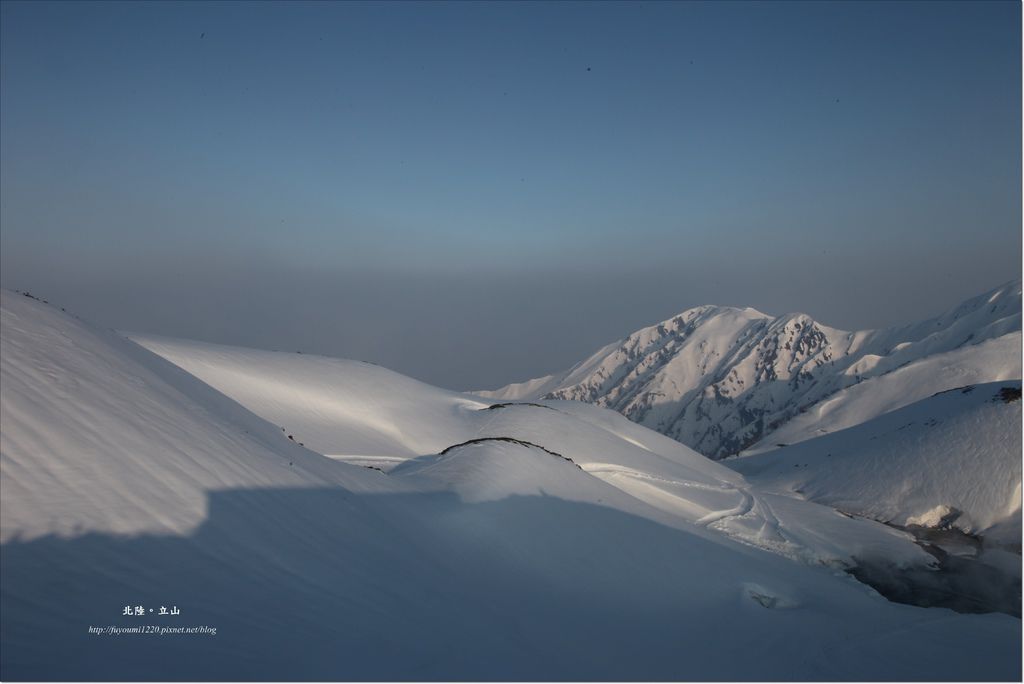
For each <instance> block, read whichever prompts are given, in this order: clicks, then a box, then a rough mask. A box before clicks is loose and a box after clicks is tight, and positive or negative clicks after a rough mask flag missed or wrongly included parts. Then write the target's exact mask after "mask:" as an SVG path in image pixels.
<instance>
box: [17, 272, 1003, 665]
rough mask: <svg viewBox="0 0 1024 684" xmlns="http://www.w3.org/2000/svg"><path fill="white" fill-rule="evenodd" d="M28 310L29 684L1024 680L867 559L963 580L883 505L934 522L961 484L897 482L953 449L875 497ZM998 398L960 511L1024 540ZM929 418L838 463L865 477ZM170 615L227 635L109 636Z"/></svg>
mask: <svg viewBox="0 0 1024 684" xmlns="http://www.w3.org/2000/svg"><path fill="white" fill-rule="evenodd" d="M2 305H3V308H2V316H3V318H2V330H3V352H4V353H3V363H2V388H3V391H2V412H3V421H2V433H0V436H2V460H0V464H2V478H0V484H2V489H3V492H2V497H0V502H2V521H3V525H2V529H0V538H2V541H3V547H2V548H3V555H2V569H3V580H4V581H3V592H2V603H3V610H2V628H3V640H4V649H3V659H2V667H3V672H2V676H3V678H4V679H37V678H44V679H45V678H49V679H52V678H57V679H61V678H80V677H82V676H83V673H86V672H87V673H90V677H94V678H98V679H144V678H146V677H147V676H152V673H153V672H154V671H159V672H160V673H161V676H166V677H170V678H174V679H266V678H271V679H274V678H288V679H296V678H298V679H310V678H312V679H370V680H379V679H387V680H394V679H487V678H490V677H493V676H494V673H495V672H501V673H502V676H503V678H504V677H508V678H512V679H594V680H601V679H721V678H726V679H847V678H850V679H879V678H882V679H892V678H896V679H901V678H907V679H917V678H932V679H940V678H941V679H946V678H961V679H978V678H981V679H1014V678H1019V676H1020V637H1021V624H1020V620H1019V619H1017V618H1014V617H1011V616H1010V615H1007V614H1004V613H1000V612H987V613H985V614H965V613H958V612H954V611H952V610H948V609H946V608H922V607H917V606H913V605H905V604H901V603H895V602H890V601H887V600H886V599H885V598H883V597H882V596H880V595H879V594H878V593H877V592H876V591H874V590H873V589H872V588H870V587H869V586H868V585H866V584H863V583H861V582H859V581H858V580H857V579H855V578H854V577H853V576H852V575H851V574H850V572H849V571H852V570H855V569H856V568H858V567H875V566H879V565H885V566H886V567H890V566H892V567H896V568H902V569H905V570H907V571H908V572H923V573H935V572H938V570H937V568H938V566H939V563H938V562H937V560H936V558H935V557H934V555H933V554H931V553H928V552H927V551H926V550H925V549H924V548H922V546H921V545H919V544H917V543H915V538H914V536H913V535H912V534H911V533H909V532H908V531H906V530H901V529H896V528H895V527H893V526H889V525H885V524H882V523H881V522H877V521H876V520H873V519H871V518H877V519H882V518H885V517H888V518H892V519H893V520H898V521H899V522H901V523H908V522H910V518H909V517H907V516H915V515H917V516H919V517H920V515H921V514H922V512H923V514H924V515H925V518H927V515H934V508H935V505H936V502H937V501H938V500H939V499H937V498H936V497H938V496H940V490H941V487H939V488H938V489H937V490H922V493H921V495H920V497H919V499H920V500H918V499H913V500H908V501H904V500H903V499H901V497H900V494H899V491H900V488H901V487H902V486H903V485H902V484H901V482H902V481H903V480H900V479H899V478H904V479H907V478H912V477H914V475H913V473H914V472H918V471H920V470H922V469H925V470H927V469H928V468H934V466H935V464H934V463H926V462H925V461H926V460H927V458H928V457H929V455H930V453H931V450H930V449H929V450H928V451H927V453H926V452H925V451H921V452H920V453H919V454H918V455H917V457H916V458H917V459H919V460H918V461H915V462H913V463H901V464H899V467H900V468H903V470H898V472H889V471H887V470H885V466H884V465H879V466H877V467H876V466H872V470H871V473H875V474H878V473H880V474H882V475H884V480H885V481H886V482H889V483H890V484H891V485H892V488H891V489H890V490H884V491H881V490H879V491H881V494H882V495H884V496H882V497H881V498H875V499H871V501H872V502H873V504H872V505H875V506H879V507H881V508H880V509H875V508H871V506H870V505H868V504H866V503H864V497H865V496H866V494H865V490H863V488H862V489H857V487H858V484H857V483H856V482H855V481H853V480H852V479H849V478H845V477H844V478H843V481H844V482H845V483H846V485H847V488H846V489H842V490H840V489H832V488H830V487H829V486H828V484H827V482H828V480H829V478H828V477H827V473H825V471H822V469H821V467H820V461H821V459H820V458H818V459H815V458H814V454H817V451H820V449H818V450H816V451H814V454H811V453H809V452H808V453H803V452H789V451H787V450H780V451H778V452H772V453H770V454H766V455H763V456H757V457H751V458H749V459H741V460H744V465H743V466H742V467H738V468H736V469H733V468H730V467H727V465H732V464H731V463H729V462H727V463H726V464H723V463H716V462H714V461H712V460H709V459H708V458H706V457H704V456H702V455H700V454H698V453H696V452H694V451H692V450H691V449H690V448H688V447H686V446H684V445H682V444H680V443H678V442H676V441H674V440H671V439H669V438H667V437H665V436H663V435H660V434H658V433H656V432H654V431H651V430H649V429H647V428H645V427H643V426H641V425H637V424H635V423H633V422H630V421H629V420H627V419H626V418H624V417H622V416H621V415H619V414H617V413H615V412H613V411H610V410H608V409H605V408H600V407H596V406H590V405H587V404H584V403H579V402H573V401H564V400H544V401H542V402H528V403H522V402H494V401H492V400H489V399H484V398H482V397H480V396H475V395H469V394H460V393H457V392H451V391H447V390H441V389H438V388H434V387H431V386H428V385H425V384H423V383H420V382H418V381H415V380H412V379H410V378H407V377H404V376H402V375H400V374H397V373H394V372H392V371H389V370H387V369H384V368H381V367H378V366H374V365H371V364H364V363H359V362H354V361H344V360H339V359H331V358H325V357H318V356H312V355H307V354H294V353H284V352H264V351H256V350H249V349H241V348H233V347H223V346H218V345H212V344H206V343H200V342H189V341H180V340H172V339H164V338H155V337H146V336H133V339H134V341H132V340H129V339H126V338H124V337H123V336H121V335H119V334H117V333H113V332H110V331H103V330H100V329H97V328H95V327H93V326H91V325H89V324H88V323H86V322H83V321H81V320H78V319H77V318H75V317H73V316H71V315H70V314H67V313H63V312H62V311H60V310H59V309H58V308H56V307H53V306H50V305H47V304H44V303H42V302H40V301H37V300H35V299H34V298H31V297H28V296H23V295H20V294H17V293H12V292H7V291H4V292H3V298H2ZM1003 384H1005V383H1003ZM1003 384H1000V383H996V385H997V386H998V387H1003ZM1013 386H1015V387H1017V388H1018V389H1019V382H1018V383H1016V384H1015V385H1013ZM994 391H995V386H993V387H989V386H984V387H978V388H976V390H975V391H974V392H973V393H971V394H968V395H962V394H960V395H958V394H955V393H953V394H949V395H943V396H945V397H946V398H945V399H943V398H942V397H939V398H936V401H939V402H944V403H941V405H939V406H938V407H936V408H935V410H931V409H930V408H929V411H930V413H929V415H931V414H934V415H935V416H936V419H939V420H944V421H945V422H944V423H943V425H945V426H947V427H946V428H945V429H947V430H950V431H952V432H951V433H950V435H947V436H946V437H950V438H952V435H954V434H955V435H961V438H962V434H963V431H964V430H974V429H977V428H978V427H979V426H982V427H984V428H985V429H986V430H987V431H989V433H990V435H991V436H990V442H982V443H979V444H978V449H979V450H980V452H984V454H983V455H981V456H978V458H977V459H975V460H974V461H972V462H973V463H976V464H977V467H976V468H975V469H971V468H964V467H962V462H958V461H957V460H956V458H953V457H950V458H949V459H947V460H948V461H949V462H950V464H951V465H950V470H951V471H952V472H953V473H955V474H957V475H958V476H959V477H960V478H961V479H962V480H964V481H971V482H974V483H975V486H977V487H980V489H977V490H976V491H975V492H974V493H973V494H972V493H967V494H965V497H964V498H963V499H957V500H955V501H954V500H950V501H949V503H950V504H954V505H955V506H956V507H957V509H958V510H959V511H960V512H961V513H962V515H961V516H960V517H959V518H957V520H958V521H960V522H961V523H966V522H969V527H968V528H966V529H968V530H969V531H972V532H978V531H991V530H993V529H999V530H1002V531H1003V532H1004V536H1005V535H1009V537H1012V535H1013V534H1016V535H1017V539H1018V541H1019V517H1020V507H1019V498H1020V467H1019V460H1018V459H1017V456H1019V454H1014V453H1012V452H1013V451H1014V450H1016V451H1017V452H1019V449H1020V442H1019V431H1020V402H1019V401H1016V402H1010V403H1000V404H998V405H997V404H991V405H990V404H987V403H982V402H983V400H987V399H988V398H989V395H991V394H993V392H994ZM961 397H963V400H961ZM953 400H957V402H956V403H955V405H950V406H946V404H947V403H949V402H951V401H953ZM964 401H967V402H968V403H967V404H965V405H963V406H961V404H963V403H964ZM912 408H913V407H912ZM914 410H916V409H914ZM905 411H906V410H904V412H905ZM919 413H920V411H918V412H917V413H912V415H909V416H904V415H903V414H901V413H900V412H895V413H892V414H888V415H887V416H885V417H883V418H882V419H878V420H876V421H872V422H869V423H866V424H865V425H863V426H860V428H859V429H860V430H861V432H858V433H857V435H856V439H850V440H842V444H844V445H846V446H847V447H848V448H847V450H846V451H842V450H841V449H840V448H839V447H838V446H833V447H830V448H831V450H832V452H833V455H832V456H828V457H826V458H828V459H830V460H837V461H840V460H841V461H842V462H844V463H846V464H847V465H846V466H845V467H847V468H848V469H852V470H856V459H857V458H858V457H859V455H860V447H861V446H862V445H864V444H867V443H870V442H871V439H872V437H873V436H874V435H875V434H876V433H877V434H882V435H888V434H890V433H891V432H892V430H893V428H892V425H891V423H892V422H893V421H897V422H899V421H902V422H907V421H913V420H915V419H916V420H917V421H920V420H921V419H920V418H919ZM947 414H948V415H947ZM879 421H881V422H879ZM956 421H960V422H959V423H958V422H956ZM979 421H981V422H980V423H979ZM914 427H915V428H916V429H918V430H923V429H926V428H921V427H920V425H919V424H918V422H914ZM856 429H858V428H855V430H856ZM869 433H870V434H869ZM901 434H903V433H901ZM906 434H911V433H909V432H907V433H906ZM929 434H930V435H931V434H934V435H937V436H938V437H936V438H937V439H939V440H940V441H941V440H943V439H945V438H946V437H944V436H942V433H939V432H935V433H929ZM840 435H842V433H837V434H833V435H830V436H829V437H827V438H822V439H831V440H833V441H834V440H837V439H839V438H840ZM1014 435H1016V440H1017V441H1016V442H1014V441H1013V439H1014ZM815 441H816V440H812V441H809V442H805V444H806V445H807V447H808V448H810V446H811V445H812V444H814V442H815ZM968 441H969V440H968ZM798 446H800V445H798ZM796 448H797V447H791V449H796ZM901 448H902V446H901V445H900V444H899V443H897V442H894V441H893V440H892V439H887V440H886V441H884V442H883V443H882V444H881V445H880V446H879V448H878V449H876V450H875V451H872V452H870V453H866V454H865V458H867V459H871V462H872V463H874V462H876V461H878V462H880V463H882V464H885V463H887V458H886V454H888V453H889V451H892V450H899V449H901ZM886 450H889V451H886ZM787 459H789V460H792V459H796V460H800V461H801V463H803V462H805V461H806V462H807V463H808V465H807V466H806V467H803V466H801V468H797V469H793V471H794V473H799V476H800V479H794V475H793V473H790V472H789V470H788V469H787V468H788V466H789V460H787ZM889 468H890V470H892V469H893V468H892V467H889ZM942 472H943V473H944V472H946V471H945V470H943V471H942ZM823 473H825V474H823ZM1014 478H1015V482H1016V490H1013V483H1014ZM871 479H873V481H875V482H876V483H877V482H878V481H879V478H878V477H874V478H871ZM940 479H941V478H940ZM947 482H949V481H947ZM952 484H954V485H955V486H956V487H957V488H960V486H961V484H962V482H961V481H956V482H954V483H952ZM876 488H877V487H876ZM883 489H884V488H883ZM871 493H872V496H873V495H874V493H875V490H872V491H871ZM851 501H852V502H858V501H859V502H861V506H862V508H859V509H858V508H857V505H856V504H855V503H851ZM1015 501H1016V502H1017V504H1016V506H1015V504H1014V502H1015ZM833 506H834V507H833ZM887 506H888V507H887ZM901 506H902V507H903V508H901ZM837 509H841V510H842V509H845V511H844V512H840V511H839V510H837ZM850 513H855V514H858V515H850ZM921 519H924V518H921ZM1014 521H1016V524H1017V525H1018V526H1017V527H1016V528H1015V529H1016V532H1013V530H1014V528H1013V525H1014ZM1002 553H1007V552H1006V551H1005V550H1004V551H1002ZM1017 553H1018V554H1019V546H1018V547H1017ZM1018 558H1019V555H1018ZM1003 560H1004V561H1005V558H1004V559H1003ZM1018 587H1019V575H1018ZM170 604H173V605H174V606H175V607H176V608H178V609H180V614H179V615H174V616H173V617H155V616H147V615H148V614H144V615H143V616H124V615H123V614H122V609H123V608H124V607H128V608H131V607H132V606H139V607H141V608H143V611H145V610H147V609H148V608H156V607H161V608H162V607H164V606H166V605H170ZM141 625H156V626H158V627H161V626H175V625H177V626H183V625H184V626H189V625H203V626H210V627H213V628H214V629H215V632H216V633H215V634H214V635H211V634H196V635H190V636H187V637H184V638H182V637H180V636H178V637H171V636H170V635H167V636H165V637H163V638H161V637H160V636H157V635H145V634H133V633H123V632H122V633H119V634H117V635H111V634H107V633H104V634H97V633H90V628H105V629H109V630H114V628H118V629H121V630H124V629H128V628H132V627H137V626H141Z"/></svg>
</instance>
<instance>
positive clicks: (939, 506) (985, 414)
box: [724, 381, 1021, 544]
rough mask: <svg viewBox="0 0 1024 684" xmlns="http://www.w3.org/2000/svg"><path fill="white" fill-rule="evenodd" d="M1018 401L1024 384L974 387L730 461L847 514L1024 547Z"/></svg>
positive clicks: (763, 481)
mask: <svg viewBox="0 0 1024 684" xmlns="http://www.w3.org/2000/svg"><path fill="white" fill-rule="evenodd" d="M867 384H869V383H865V385H867ZM1003 390H1006V392H1004V391H1003ZM1014 391H1015V392H1016V394H1014ZM1014 396H1016V397H1017V398H1016V399H1013V397H1014ZM1019 397H1020V381H1015V382H1010V383H1005V382H998V383H987V384H982V385H972V386H968V387H965V388H962V389H956V390H950V391H946V392H943V393H941V394H937V395H935V396H933V397H930V398H928V399H924V400H922V401H919V402H916V403H914V404H911V405H910V406H906V407H903V408H900V409H898V410H895V411H892V412H890V413H886V414H884V415H881V416H879V417H877V418H874V419H872V420H869V421H867V422H864V423H862V424H860V425H857V426H855V427H851V428H848V429H846V430H842V431H840V432H836V433H833V434H830V435H826V436H823V437H819V438H817V439H810V440H807V441H804V442H801V443H799V444H794V445H792V446H787V447H784V448H781V449H776V450H775V451H771V452H768V453H764V454H760V455H756V456H747V457H741V458H736V459H730V460H728V461H725V462H724V463H726V464H728V465H729V466H730V467H732V468H734V469H735V470H737V471H738V472H741V473H743V474H744V475H745V476H746V477H747V478H748V479H750V480H752V481H754V482H756V483H758V484H759V485H761V486H762V487H764V488H767V489H771V490H776V491H780V492H787V493H797V494H799V495H800V496H802V497H805V498H807V499H810V500H813V501H819V502H821V503H826V504H828V505H830V506H834V507H835V508H838V509H840V510H843V511H847V512H849V513H856V514H858V515H864V516H868V517H871V518H874V519H876V520H882V521H885V522H892V523H895V524H897V525H904V526H905V525H925V526H934V525H937V524H939V523H940V522H943V521H944V522H945V523H947V524H952V525H953V526H954V527H956V528H958V529H961V530H963V531H964V532H968V533H971V534H982V535H989V534H990V533H991V532H992V529H993V528H994V527H996V526H1002V527H1006V528H1009V531H1014V530H1015V533H1014V534H1013V535H1012V536H1015V537H1016V542H1017V543H1018V544H1019V543H1020V515H1021V402H1020V398H1019Z"/></svg>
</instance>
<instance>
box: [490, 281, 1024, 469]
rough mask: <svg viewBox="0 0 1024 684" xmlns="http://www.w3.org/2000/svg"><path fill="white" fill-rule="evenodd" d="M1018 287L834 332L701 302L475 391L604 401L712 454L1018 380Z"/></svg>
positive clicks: (763, 445)
mask: <svg viewBox="0 0 1024 684" xmlns="http://www.w3.org/2000/svg"><path fill="white" fill-rule="evenodd" d="M1020 329H1021V284H1020V281H1016V282H1012V283H1008V284H1006V285H1003V286H1001V287H999V288H996V289H994V290H992V291H990V292H987V293H985V294H983V295H980V296H978V297H975V298H973V299H970V300H968V301H966V302H964V303H963V304H961V305H959V306H957V307H955V308H954V309H952V310H950V311H948V312H947V313H945V314H943V315H941V316H937V317H935V318H932V319H929V320H927V321H923V322H921V323H917V324H913V325H906V326H901V327H896V328H888V329H883V330H868V331H860V332H846V331H842V330H837V329H834V328H830V327H828V326H824V325H821V324H820V323H818V322H816V321H814V320H813V319H811V318H810V317H809V316H807V315H804V314H788V315H785V316H780V317H778V318H773V317H771V316H768V315H766V314H763V313H761V312H759V311H756V310H754V309H735V308H730V307H717V306H702V307H698V308H695V309H690V310H688V311H685V312H683V313H681V314H679V315H678V316H676V317H674V318H672V319H669V320H667V321H664V322H662V323H659V324H658V325H655V326H651V327H649V328H644V329H643V330H639V331H637V332H635V333H633V334H632V335H630V336H629V337H627V338H626V339H624V340H621V341H620V342H617V343H613V344H611V345H608V346H607V347H605V348H603V349H601V350H600V351H598V352H597V353H595V354H594V355H592V356H591V357H590V358H588V359H587V360H585V361H583V362H581V363H580V364H578V365H577V366H575V367H574V368H572V369H570V370H569V371H567V372H565V373H563V374H559V375H553V376H548V377H545V378H539V379H537V380H531V381H529V382H526V383H519V384H516V385H509V386H507V387H504V388H501V389H499V390H495V391H492V392H478V393H477V394H479V395H480V396H485V397H488V398H491V399H494V400H501V401H512V400H516V401H533V400H537V399H538V398H545V399H572V400H578V401H584V402H588V403H592V404H596V405H598V406H603V407H606V408H611V409H614V410H616V411H618V412H620V413H622V414H623V415H625V416H627V417H628V418H630V419H631V420H633V421H635V422H637V423H640V424H641V425H645V426H647V427H649V428H652V429H654V430H657V431H658V432H661V433H663V434H665V435H668V436H670V437H672V438H674V439H677V440H678V441H680V442H682V443H683V444H686V445H688V446H691V447H693V448H694V449H696V450H697V451H699V452H701V453H703V454H706V455H708V456H711V457H713V458H722V457H726V456H730V455H733V454H736V453H739V452H741V451H744V450H751V451H763V450H766V449H770V448H774V446H775V445H776V444H778V443H793V442H797V441H801V440H804V439H809V438H811V437H814V436H816V435H819V434H823V433H825V432H829V431H833V430H838V429H842V428H845V427H849V426H851V425H855V424H857V423H859V422H862V421H864V420H867V419H869V418H873V417H874V416H877V415H881V414H882V413H884V412H886V411H891V410H893V409H896V408H899V407H901V406H906V405H907V404H910V403H913V402H915V401H917V400H919V399H924V398H926V397H928V396H931V395H932V394H934V393H935V392H938V391H941V390H945V389H950V388H953V387H959V386H963V385H967V384H976V383H980V382H991V381H996V380H1015V379H1020V377H1021V360H1020V359H1021V355H1020V348H1021V334H1020Z"/></svg>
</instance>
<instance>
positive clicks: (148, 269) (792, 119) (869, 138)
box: [0, 2, 1021, 389]
mask: <svg viewBox="0 0 1024 684" xmlns="http://www.w3.org/2000/svg"><path fill="white" fill-rule="evenodd" d="M1020 26H1021V5H1020V4H1019V3H1017V2H998V3H985V2H962V3H931V2H914V3H909V2H908V3H898V2H881V3H872V2H857V3H828V2H799V3H792V4H790V3H770V2H760V3H749V4H748V3H740V2H730V3H712V4H703V3H697V2H686V3H667V2H666V3H646V2H636V3H631V4H618V3H595V4H590V3H583V2H574V3H568V2H567V3H526V2H516V3H508V4H499V3H481V4H472V3H465V2H461V3H452V4H443V3H437V4H435V3H427V2H417V3H409V4H405V3H397V2H396V3H375V4H359V3H351V2H346V3H339V4H329V3H326V2H316V3H308V4H304V3H287V4H274V3H256V4H245V3H241V2H231V3H225V4H217V3H209V2H202V3H199V2H190V3H153V4H144V3H117V4H113V3H112V4H89V3H85V2H74V3H70V4H48V3H42V2H32V3H20V2H3V3H2V5H0V79H2V80H0V87H2V93H0V284H2V286H3V287H7V288H17V289H21V290H25V289H28V290H31V291H33V292H36V293H38V294H41V295H43V296H46V297H48V298H50V299H51V300H52V301H57V302H59V303H60V304H62V305H65V306H67V307H68V308H69V309H71V310H73V311H75V312H76V313H78V314H79V315H81V316H83V317H85V318H88V319H91V320H93V321H95V322H97V323H100V324H102V325H106V326H111V327H117V328H120V329H127V330H136V331H145V332H153V333H160V334H166V335H173V336H179V337H191V338H196V339H205V340H210V341H215V342H224V343H232V344H241V345H246V346H254V347H264V348H274V349H288V350H295V349H301V350H303V351H306V352H319V353H324V354H329V355H334V356H345V357H351V358H359V359H364V360H368V361H374V362H377V363H380V364H382V365H385V366H388V367H391V368H394V369H395V370H399V371H401V372H404V373H407V374H410V375H413V376H414V377H417V378H420V379H423V380H426V381H428V382H432V383H434V384H439V385H442V386H446V387H452V388H456V389H470V388H482V387H493V386H497V385H501V384H504V383H507V382H511V381H517V380H524V379H527V378H529V377H534V376H538V375H543V374H547V373H550V372H553V371H557V370H561V369H563V368H565V367H568V366H569V365H571V364H572V363H574V362H576V361H578V360H580V359H581V358H583V357H584V356H586V355H588V354H589V353H591V352H592V351H594V350H595V349H596V348H597V347H600V346H601V345H603V344H605V343H607V342H610V341H613V340H615V339H617V338H619V337H621V336H623V335H625V334H627V333H629V332H631V331H632V330H634V329H636V328H638V327H641V326H644V325H649V324H652V323H655V322H657V321H659V320H662V319H664V318H667V317H669V316H671V315H673V314H675V313H677V312H679V311H682V310H683V309H686V308H689V307H691V306H695V305H699V304H705V303H717V304H729V305H739V306H754V307H756V308H759V309H761V310H763V311H766V312H769V313H773V314H781V313H786V312H789V311H804V312H807V313H810V314H811V315H813V316H815V317H816V318H818V319H819V320H821V321H822V322H824V323H826V324H829V325H832V326H836V327H840V328H846V329H852V328H865V327H880V326H884V325H889V324H893V323H898V322H907V321H911V320H915V319H919V318H925V317H927V316H930V315H933V314H935V313H938V312H939V311H941V310H944V309H946V308H948V307H951V306H953V305H954V304H956V303H958V302H959V301H960V300H962V299H965V298H967V297H969V296H972V295H974V294H978V293H980V292H982V291H984V290H987V289H989V288H991V287H995V286H997V285H999V284H1000V283H1002V282H1004V281H1007V280H1010V279H1013V278H1019V277H1020V268H1021V261H1020V255H1021V71H1020V54H1021V33H1020Z"/></svg>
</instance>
